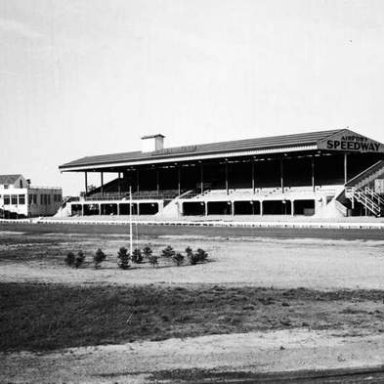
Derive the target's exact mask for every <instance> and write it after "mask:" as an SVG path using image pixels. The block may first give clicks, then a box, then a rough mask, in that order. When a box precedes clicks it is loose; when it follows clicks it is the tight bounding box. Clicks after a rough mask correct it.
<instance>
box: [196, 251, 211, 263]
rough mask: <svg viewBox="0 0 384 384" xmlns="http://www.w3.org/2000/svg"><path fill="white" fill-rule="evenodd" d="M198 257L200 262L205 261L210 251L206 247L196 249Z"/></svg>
mask: <svg viewBox="0 0 384 384" xmlns="http://www.w3.org/2000/svg"><path fill="white" fill-rule="evenodd" d="M196 255H197V259H198V261H199V262H200V263H205V262H206V261H207V259H208V253H207V252H206V251H204V249H201V248H199V249H198V250H197V251H196Z"/></svg>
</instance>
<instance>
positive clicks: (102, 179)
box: [100, 172, 104, 195]
mask: <svg viewBox="0 0 384 384" xmlns="http://www.w3.org/2000/svg"><path fill="white" fill-rule="evenodd" d="M100 183H101V188H100V190H101V195H104V172H100Z"/></svg>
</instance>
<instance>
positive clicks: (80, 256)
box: [74, 251, 85, 268]
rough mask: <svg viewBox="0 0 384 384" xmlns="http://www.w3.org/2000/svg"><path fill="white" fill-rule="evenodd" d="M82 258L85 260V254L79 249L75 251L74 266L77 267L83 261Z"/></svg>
mask: <svg viewBox="0 0 384 384" xmlns="http://www.w3.org/2000/svg"><path fill="white" fill-rule="evenodd" d="M84 260H85V254H84V252H83V251H79V252H77V256H76V258H75V263H74V265H75V268H79V267H80V266H81V265H82V264H83V263H84Z"/></svg>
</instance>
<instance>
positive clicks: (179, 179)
mask: <svg viewBox="0 0 384 384" xmlns="http://www.w3.org/2000/svg"><path fill="white" fill-rule="evenodd" d="M177 188H178V192H179V196H180V195H181V165H179V166H178V167H177Z"/></svg>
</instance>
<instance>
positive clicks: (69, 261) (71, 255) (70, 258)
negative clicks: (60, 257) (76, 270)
mask: <svg viewBox="0 0 384 384" xmlns="http://www.w3.org/2000/svg"><path fill="white" fill-rule="evenodd" d="M74 263H75V255H74V253H73V252H68V253H67V256H66V258H65V264H67V265H68V266H70V267H72V266H73V264H74Z"/></svg>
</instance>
